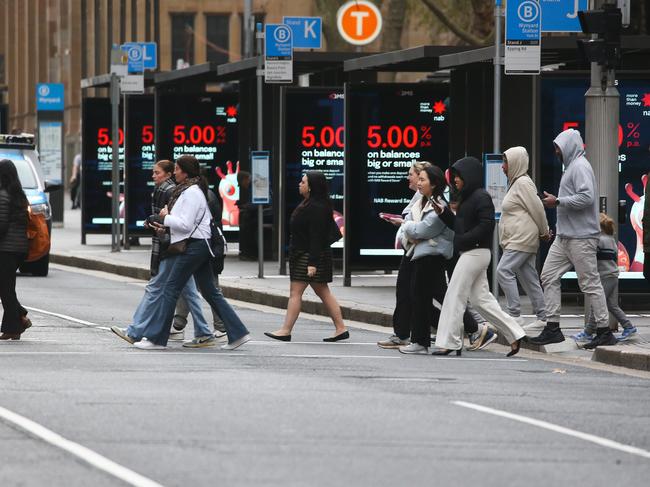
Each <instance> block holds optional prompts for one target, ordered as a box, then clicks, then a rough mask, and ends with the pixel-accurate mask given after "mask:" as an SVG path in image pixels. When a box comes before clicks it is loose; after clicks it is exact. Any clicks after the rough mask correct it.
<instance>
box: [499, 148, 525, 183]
mask: <svg viewBox="0 0 650 487" xmlns="http://www.w3.org/2000/svg"><path fill="white" fill-rule="evenodd" d="M503 154H504V155H505V156H506V160H507V161H508V181H509V183H510V184H512V182H513V181H514V180H515V179H517V178H518V177H520V176H523V175H524V174H526V173H527V172H528V151H527V150H526V148H524V147H511V148H510V149H508V150H507V151H505V152H504V153H503Z"/></svg>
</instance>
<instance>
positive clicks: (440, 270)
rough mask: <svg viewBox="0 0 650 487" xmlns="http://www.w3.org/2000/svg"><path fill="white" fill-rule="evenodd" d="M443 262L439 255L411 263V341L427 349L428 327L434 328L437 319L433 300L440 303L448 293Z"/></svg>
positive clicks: (429, 341)
mask: <svg viewBox="0 0 650 487" xmlns="http://www.w3.org/2000/svg"><path fill="white" fill-rule="evenodd" d="M445 260H446V259H445V258H444V257H442V256H441V255H429V256H426V257H421V258H419V259H418V260H416V261H414V262H413V264H414V265H413V275H412V278H411V298H412V301H411V342H413V343H417V344H419V345H422V346H423V347H427V348H429V347H430V346H431V326H434V327H436V328H437V327H438V319H439V318H440V310H439V309H438V308H436V307H435V306H434V305H433V300H434V299H435V300H436V301H438V302H439V303H440V304H442V301H443V300H444V298H445V293H446V292H447V278H446V276H445Z"/></svg>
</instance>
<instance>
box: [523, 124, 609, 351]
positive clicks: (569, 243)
mask: <svg viewBox="0 0 650 487" xmlns="http://www.w3.org/2000/svg"><path fill="white" fill-rule="evenodd" d="M553 143H554V145H555V154H556V155H557V157H558V159H559V160H560V161H561V162H562V163H563V164H564V168H565V170H564V174H563V175H562V179H561V180H560V190H559V193H558V196H557V197H556V196H555V195H552V194H550V193H547V192H546V191H544V196H545V198H544V199H543V200H542V202H543V203H544V206H546V207H547V208H557V228H556V230H557V238H556V239H555V240H554V241H553V244H552V245H551V248H550V250H549V252H548V256H547V257H546V261H545V262H544V268H543V269H542V287H543V288H544V301H545V302H546V318H547V322H546V326H545V327H544V329H543V330H542V332H541V334H540V335H539V336H538V337H535V338H531V339H530V342H531V343H533V344H536V345H548V344H550V343H559V342H562V341H564V335H563V334H562V330H561V329H560V308H561V302H562V299H561V297H562V296H561V278H562V275H563V274H564V273H565V272H568V271H569V270H571V268H574V269H575V271H576V274H577V276H578V285H579V286H580V290H581V291H582V292H583V293H584V294H585V295H587V296H588V297H589V299H590V302H591V306H592V309H593V312H594V320H595V325H596V337H595V338H594V339H593V340H592V342H590V343H589V344H588V347H586V348H595V347H597V346H600V345H614V344H616V343H617V340H616V337H615V336H614V334H613V333H612V332H611V331H610V329H609V315H608V313H607V303H606V300H605V293H604V291H603V286H602V284H601V282H600V275H599V274H598V264H597V261H596V253H597V249H598V238H599V236H600V223H599V219H598V197H597V195H598V190H597V187H596V186H597V185H596V177H595V176H594V171H593V169H592V167H591V164H590V163H589V161H588V160H587V158H586V157H585V151H584V143H583V141H582V137H581V136H580V132H578V131H577V130H575V129H567V130H565V131H564V132H562V133H560V134H559V135H558V136H557V137H556V138H555V140H554V141H553Z"/></svg>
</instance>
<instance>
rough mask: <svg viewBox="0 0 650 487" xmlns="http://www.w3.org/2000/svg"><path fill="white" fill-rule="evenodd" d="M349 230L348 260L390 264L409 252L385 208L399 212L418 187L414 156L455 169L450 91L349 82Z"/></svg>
mask: <svg viewBox="0 0 650 487" xmlns="http://www.w3.org/2000/svg"><path fill="white" fill-rule="evenodd" d="M345 106H346V108H345V110H346V133H345V140H346V147H345V163H346V165H345V171H346V191H347V192H348V193H347V194H349V199H348V202H347V203H346V209H347V211H348V213H346V219H347V221H346V222H345V223H346V224H345V229H346V238H347V241H346V243H347V245H348V246H349V247H348V249H349V250H348V256H349V257H348V259H349V261H348V262H349V264H350V266H352V267H361V268H375V269H383V268H391V267H396V266H397V265H398V264H399V259H400V258H401V256H402V255H403V251H402V250H401V249H400V248H399V245H398V242H397V241H396V238H395V236H396V227H395V226H393V225H391V224H390V223H387V222H386V221H384V220H382V219H381V218H380V216H379V215H380V213H388V214H400V213H401V212H402V210H403V209H404V207H405V206H406V205H407V204H408V203H409V201H410V200H411V197H412V196H413V192H412V191H411V190H410V189H409V188H408V182H407V175H408V171H409V168H410V166H411V165H412V164H413V163H414V162H416V161H429V162H431V163H433V164H435V165H437V166H439V167H440V168H442V169H443V170H444V169H446V168H447V167H448V166H449V110H450V103H449V89H448V87H447V85H441V84H433V83H431V84H424V83H423V84H417V85H415V84H381V85H372V84H359V85H346V89H345Z"/></svg>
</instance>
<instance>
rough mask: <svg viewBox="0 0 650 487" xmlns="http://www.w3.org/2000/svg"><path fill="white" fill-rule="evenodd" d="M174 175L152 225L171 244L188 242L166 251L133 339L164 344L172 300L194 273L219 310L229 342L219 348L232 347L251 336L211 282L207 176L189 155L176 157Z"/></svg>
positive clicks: (144, 343)
mask: <svg viewBox="0 0 650 487" xmlns="http://www.w3.org/2000/svg"><path fill="white" fill-rule="evenodd" d="M174 177H175V179H176V182H177V183H178V185H177V186H176V188H175V189H174V193H173V194H172V197H171V199H170V201H169V203H168V205H167V206H166V207H165V208H163V209H162V210H161V211H160V217H161V218H162V219H163V225H160V224H157V223H154V224H153V225H154V226H157V227H158V228H159V229H164V228H166V227H167V228H169V229H170V231H171V245H173V244H175V243H177V242H181V241H183V240H184V241H186V244H187V246H186V249H185V251H184V252H183V253H180V254H171V255H170V253H169V252H168V257H167V259H168V260H169V262H168V263H167V266H165V274H166V275H165V281H164V284H163V286H162V292H161V293H160V296H158V303H157V306H155V307H154V308H153V309H154V310H155V311H154V312H153V313H152V314H151V315H150V316H148V317H146V318H145V319H144V320H143V321H145V323H144V324H145V325H146V326H145V330H144V332H143V337H144V338H143V339H142V340H141V341H140V342H137V343H135V346H136V347H138V348H142V349H158V348H164V347H165V346H166V345H167V340H168V339H169V331H170V323H171V322H172V319H173V317H174V309H175V306H176V301H177V300H178V296H179V295H180V292H181V290H182V289H183V287H184V286H185V283H186V282H187V281H188V280H189V279H190V277H191V276H194V280H195V281H196V284H197V286H198V287H199V290H200V291H201V294H202V295H203V297H204V298H205V299H206V301H207V302H208V303H209V304H210V306H212V308H213V309H216V310H217V311H218V313H219V316H221V319H222V320H223V322H224V325H225V327H226V333H227V334H228V344H226V345H224V346H222V347H221V348H223V349H225V350H234V349H235V348H237V347H239V346H240V345H243V344H244V343H246V342H247V341H248V340H250V335H249V334H248V330H247V329H246V326H245V325H244V324H243V323H242V321H241V320H240V319H239V317H238V316H237V313H235V311H234V310H233V309H232V307H231V306H230V304H228V302H227V301H226V298H224V296H223V294H222V293H221V290H220V289H219V288H217V287H216V286H215V284H214V279H213V275H212V265H211V262H210V260H211V259H212V257H213V256H212V251H211V250H210V245H209V243H210V237H211V230H210V220H211V218H212V215H211V213H210V210H209V209H208V203H207V199H206V192H207V190H208V185H207V182H206V180H205V179H204V178H202V177H201V169H200V166H199V162H198V161H197V160H196V158H195V157H193V156H181V157H180V158H179V159H178V160H177V161H176V167H175V169H174ZM205 339H206V340H209V339H210V338H209V337H205Z"/></svg>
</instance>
